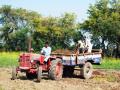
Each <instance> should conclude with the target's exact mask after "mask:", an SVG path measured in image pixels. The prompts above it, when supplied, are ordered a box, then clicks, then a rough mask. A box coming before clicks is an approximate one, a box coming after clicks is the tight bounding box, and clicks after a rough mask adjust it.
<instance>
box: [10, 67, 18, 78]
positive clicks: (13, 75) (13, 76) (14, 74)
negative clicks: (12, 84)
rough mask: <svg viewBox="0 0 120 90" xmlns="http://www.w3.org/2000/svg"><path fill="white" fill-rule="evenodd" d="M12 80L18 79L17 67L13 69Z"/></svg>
mask: <svg viewBox="0 0 120 90" xmlns="http://www.w3.org/2000/svg"><path fill="white" fill-rule="evenodd" d="M11 79H12V80H15V79H17V71H16V67H13V68H12V78H11Z"/></svg>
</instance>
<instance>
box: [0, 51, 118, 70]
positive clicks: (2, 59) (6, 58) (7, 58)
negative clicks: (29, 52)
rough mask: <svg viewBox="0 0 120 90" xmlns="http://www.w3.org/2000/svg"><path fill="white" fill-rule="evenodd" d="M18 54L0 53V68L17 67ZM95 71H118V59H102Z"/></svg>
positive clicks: (95, 66)
mask: <svg viewBox="0 0 120 90" xmlns="http://www.w3.org/2000/svg"><path fill="white" fill-rule="evenodd" d="M19 54H20V52H0V67H10V66H17V65H18V58H19ZM93 66H94V68H97V69H120V59H115V58H104V59H103V60H102V64H101V65H93Z"/></svg>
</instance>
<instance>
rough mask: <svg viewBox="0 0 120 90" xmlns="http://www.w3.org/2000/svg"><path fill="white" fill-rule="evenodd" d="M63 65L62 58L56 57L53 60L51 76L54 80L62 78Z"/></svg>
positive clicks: (50, 70)
mask: <svg viewBox="0 0 120 90" xmlns="http://www.w3.org/2000/svg"><path fill="white" fill-rule="evenodd" d="M62 74H63V65H62V61H61V59H56V60H52V61H51V66H50V69H49V77H50V78H51V79H52V80H60V79H62Z"/></svg>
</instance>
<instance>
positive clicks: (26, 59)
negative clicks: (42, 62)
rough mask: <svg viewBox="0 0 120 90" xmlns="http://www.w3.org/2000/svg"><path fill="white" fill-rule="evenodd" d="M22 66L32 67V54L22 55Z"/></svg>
mask: <svg viewBox="0 0 120 90" xmlns="http://www.w3.org/2000/svg"><path fill="white" fill-rule="evenodd" d="M20 67H29V68H30V67H31V62H30V56H29V55H24V54H23V55H21V56H20Z"/></svg>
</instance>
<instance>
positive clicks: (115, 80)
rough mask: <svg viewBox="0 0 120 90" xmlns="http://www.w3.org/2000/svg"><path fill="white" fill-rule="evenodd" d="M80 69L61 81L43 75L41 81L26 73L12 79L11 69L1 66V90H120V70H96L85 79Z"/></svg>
mask: <svg viewBox="0 0 120 90" xmlns="http://www.w3.org/2000/svg"><path fill="white" fill-rule="evenodd" d="M79 74H80V72H79V69H77V70H75V72H74V76H73V77H67V78H63V79H62V80H60V81H54V80H50V79H48V78H47V77H43V79H42V81H41V82H40V83H37V82H35V81H34V80H28V79H27V78H26V77H25V74H23V73H22V74H21V73H20V74H19V76H18V77H19V78H18V79H16V80H11V69H9V68H0V90H120V71H116V70H94V72H93V76H92V78H91V79H88V80H85V79H82V78H81V77H80V76H79Z"/></svg>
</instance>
